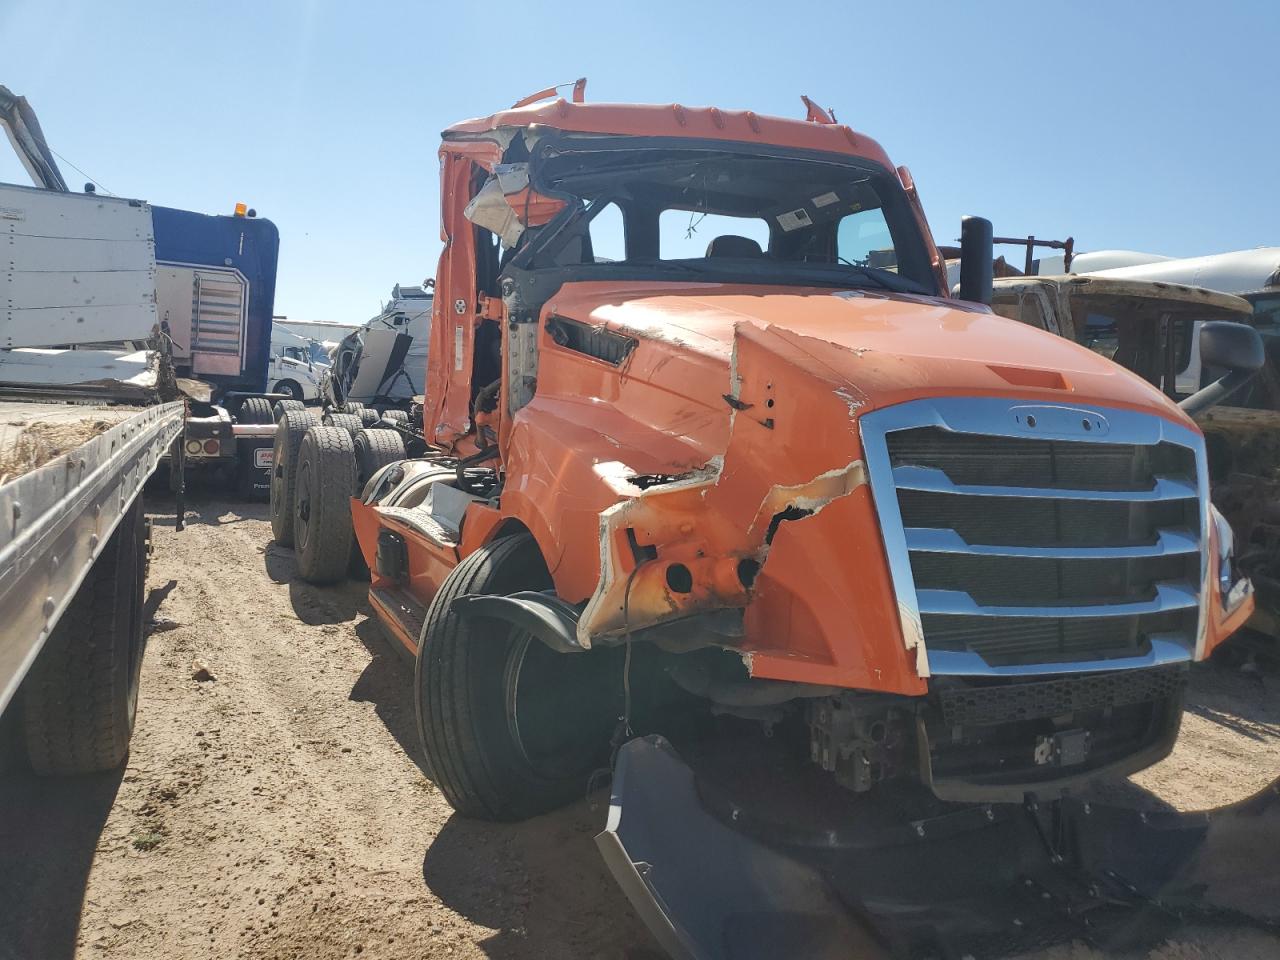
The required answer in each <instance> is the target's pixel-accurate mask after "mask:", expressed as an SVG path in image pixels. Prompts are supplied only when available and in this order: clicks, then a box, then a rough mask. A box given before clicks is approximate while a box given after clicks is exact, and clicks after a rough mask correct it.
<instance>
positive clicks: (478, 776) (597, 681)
mask: <svg viewBox="0 0 1280 960" xmlns="http://www.w3.org/2000/svg"><path fill="white" fill-rule="evenodd" d="M551 585H552V584H551V577H550V575H549V574H548V573H547V568H546V565H545V564H544V563H543V560H542V556H541V554H540V552H539V551H538V546H537V543H536V542H535V541H534V540H533V538H532V537H530V536H529V535H528V534H520V535H517V536H511V537H505V538H502V539H500V540H497V541H495V542H493V543H490V544H487V545H486V546H483V547H481V548H480V549H479V550H477V551H475V552H474V553H472V554H471V555H470V556H468V557H467V558H466V559H465V560H463V561H462V563H460V564H459V565H458V566H457V567H455V568H454V570H453V572H452V573H450V574H449V576H448V577H447V578H446V579H445V581H444V583H443V584H442V585H441V587H440V590H439V592H438V593H437V594H436V596H435V599H434V600H433V601H432V602H431V606H430V608H429V609H428V612H427V621H426V624H425V625H424V627H423V630H422V637H421V639H420V641H419V644H418V657H417V666H416V670H415V684H414V687H415V696H416V701H417V702H416V706H417V718H418V734H419V737H420V739H421V742H422V748H423V751H424V753H425V754H426V758H427V765H428V769H429V770H430V771H431V778H432V780H434V781H435V783H436V785H437V786H438V787H439V788H440V790H441V792H442V793H443V794H444V796H445V799H446V800H448V801H449V804H450V805H451V806H452V807H453V808H454V809H455V810H457V811H458V812H459V813H460V814H462V815H463V816H467V817H474V818H476V819H480V820H499V821H512V820H524V819H527V818H529V817H532V816H536V815H538V814H540V813H546V812H548V811H550V810H554V809H556V808H557V807H561V806H564V805H565V804H566V803H569V802H570V801H572V800H574V799H576V798H578V797H582V796H585V795H586V793H587V786H588V780H589V778H590V775H591V773H592V772H593V771H594V770H596V769H598V768H599V767H600V766H601V765H602V764H603V763H604V762H606V760H607V757H608V750H609V739H610V736H611V734H612V732H613V730H614V726H615V723H616V721H617V718H618V716H619V713H620V712H621V662H622V661H621V656H620V651H619V650H618V649H617V648H612V649H600V650H595V651H591V652H588V653H576V654H561V653H556V652H555V651H553V650H551V649H550V648H549V647H547V646H546V645H545V644H543V643H542V642H541V641H539V640H537V639H535V638H534V637H532V636H531V635H530V634H529V633H528V632H526V631H523V630H520V629H518V628H516V627H514V626H513V625H511V624H509V623H507V622H505V621H498V620H487V619H481V618H477V617H472V616H468V617H462V616H459V615H458V614H457V613H455V612H454V611H453V609H452V605H453V601H454V600H455V599H457V598H458V597H461V596H464V595H467V594H510V593H515V592H516V591H519V590H545V589H549V588H550V587H551Z"/></svg>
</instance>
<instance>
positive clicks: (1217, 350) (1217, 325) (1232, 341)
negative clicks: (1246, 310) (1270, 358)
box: [1178, 320, 1267, 416]
mask: <svg viewBox="0 0 1280 960" xmlns="http://www.w3.org/2000/svg"><path fill="white" fill-rule="evenodd" d="M1266 360H1267V354H1266V351H1265V350H1263V348H1262V338H1261V337H1260V336H1258V331H1257V330H1255V329H1253V327H1250V326H1248V325H1247V324H1243V323H1234V322H1232V321H1230V320H1210V321H1208V322H1207V323H1204V324H1201V326H1200V363H1201V364H1202V365H1204V366H1206V367H1225V368H1226V370H1227V375H1226V376H1225V377H1223V378H1222V379H1220V380H1216V381H1214V382H1213V383H1211V384H1209V385H1208V386H1207V387H1205V388H1203V389H1201V390H1197V391H1196V392H1195V393H1193V394H1192V395H1191V396H1189V397H1187V398H1186V399H1185V400H1183V401H1182V402H1180V403H1179V404H1178V406H1180V407H1181V408H1182V409H1183V410H1184V411H1185V412H1186V413H1187V415H1188V416H1194V415H1195V414H1197V413H1199V412H1200V411H1201V410H1206V409H1208V408H1209V407H1211V406H1213V405H1214V404H1215V403H1221V402H1222V401H1223V400H1225V399H1226V398H1227V397H1229V396H1230V395H1231V394H1233V393H1235V391H1237V390H1238V389H1240V388H1241V387H1242V386H1244V385H1245V384H1246V383H1247V382H1248V381H1249V378H1251V377H1252V376H1253V375H1254V374H1255V373H1257V372H1258V371H1259V370H1261V369H1262V365H1263V364H1264V363H1265V362H1266Z"/></svg>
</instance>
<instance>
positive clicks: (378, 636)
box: [350, 617, 431, 780]
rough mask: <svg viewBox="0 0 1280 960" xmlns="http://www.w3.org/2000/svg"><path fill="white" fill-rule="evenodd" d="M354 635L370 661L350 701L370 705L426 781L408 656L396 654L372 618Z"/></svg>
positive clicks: (365, 621)
mask: <svg viewBox="0 0 1280 960" xmlns="http://www.w3.org/2000/svg"><path fill="white" fill-rule="evenodd" d="M356 636H357V637H358V638H359V639H360V642H361V643H363V644H364V645H365V648H366V649H368V651H369V653H370V654H371V655H372V657H373V659H372V660H370V661H369V665H368V666H367V667H365V668H364V672H363V673H361V674H360V677H359V679H357V680H356V683H355V686H354V687H352V688H351V696H350V699H351V700H353V701H356V702H358V703H371V704H373V709H374V712H375V713H376V714H377V715H378V719H380V720H381V721H382V723H383V725H384V726H385V727H386V728H387V731H388V732H389V733H390V734H391V736H392V737H394V738H395V741H396V743H397V744H399V746H400V749H401V750H403V751H404V752H405V754H406V755H407V756H409V757H410V758H411V759H412V760H413V762H414V763H416V764H417V765H418V769H419V770H421V771H422V775H423V776H424V777H426V778H427V779H428V780H429V779H431V773H430V772H429V771H428V770H427V767H426V763H425V761H424V760H423V757H422V748H421V747H420V746H419V744H418V728H417V719H416V717H415V714H414V703H413V664H412V663H410V662H409V660H408V658H407V656H403V655H401V654H399V653H397V652H396V650H395V648H394V647H393V646H392V644H393V643H394V641H393V640H391V638H390V637H388V636H387V635H386V633H384V632H383V630H382V627H380V626H379V625H378V622H377V621H376V620H374V619H373V618H372V617H367V618H365V619H364V620H362V621H360V623H358V624H356Z"/></svg>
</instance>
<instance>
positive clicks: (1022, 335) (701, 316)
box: [548, 283, 1190, 424]
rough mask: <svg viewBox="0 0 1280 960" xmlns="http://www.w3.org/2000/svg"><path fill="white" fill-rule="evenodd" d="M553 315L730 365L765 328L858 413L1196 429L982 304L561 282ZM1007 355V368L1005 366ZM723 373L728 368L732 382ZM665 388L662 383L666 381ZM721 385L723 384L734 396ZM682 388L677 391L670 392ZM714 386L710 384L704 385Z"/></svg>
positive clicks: (1149, 392)
mask: <svg viewBox="0 0 1280 960" xmlns="http://www.w3.org/2000/svg"><path fill="white" fill-rule="evenodd" d="M548 312H549V313H550V314H555V315H560V316H565V317H568V318H570V319H574V320H579V321H582V322H584V323H589V324H592V325H604V326H606V327H608V328H610V329H613V330H616V331H617V332H619V333H626V334H630V335H633V336H635V337H637V338H640V339H641V340H642V341H644V340H648V341H652V342H653V343H654V344H656V345H662V346H663V347H665V348H667V349H670V350H673V351H680V350H688V351H693V352H697V353H701V354H704V355H707V356H708V357H717V356H718V357H721V358H723V359H724V360H725V361H726V362H730V361H731V360H732V349H733V342H734V331H735V328H736V327H737V326H738V325H739V324H741V323H744V322H746V323H750V324H752V325H754V326H756V327H758V328H760V329H761V330H768V331H769V333H771V334H772V335H774V336H775V337H776V338H777V340H778V345H779V348H782V347H783V345H784V344H785V345H786V346H787V348H789V350H794V351H796V352H797V353H798V354H801V355H808V356H809V357H811V360H812V366H813V368H814V369H813V372H815V373H819V374H823V373H825V374H828V375H830V374H839V375H842V376H843V379H845V380H846V381H847V383H846V386H847V388H848V389H849V391H850V392H851V393H852V395H853V398H856V400H855V403H856V405H855V407H854V408H853V412H855V413H856V412H858V411H860V410H862V409H873V408H876V407H882V406H888V405H890V404H894V403H900V402H903V401H906V400H914V399H918V398H920V397H925V396H938V395H947V394H950V393H955V392H963V393H964V394H965V395H987V396H1017V397H1020V398H1021V397H1031V396H1035V397H1037V398H1044V399H1049V400H1053V401H1057V402H1071V401H1072V400H1075V401H1081V402H1086V401H1087V402H1097V403H1102V404H1105V405H1108V406H1121V407H1129V408H1133V409H1139V410H1145V411H1147V412H1150V413H1154V414H1157V415H1160V416H1164V417H1168V418H1171V419H1174V420H1176V421H1178V422H1181V423H1184V424H1189V423H1190V420H1188V419H1187V418H1186V417H1185V416H1183V414H1182V413H1181V412H1180V411H1179V410H1178V408H1177V406H1176V405H1175V404H1173V403H1171V402H1169V401H1168V400H1167V399H1165V398H1164V396H1163V395H1162V394H1160V393H1159V391H1156V390H1153V389H1152V388H1151V387H1150V386H1149V385H1148V384H1146V383H1145V382H1144V381H1143V380H1142V379H1141V378H1140V377H1137V376H1135V375H1133V374H1131V373H1129V372H1128V371H1126V370H1124V369H1123V368H1121V367H1120V366H1119V365H1117V364H1114V363H1111V362H1109V361H1108V360H1106V359H1105V358H1103V357H1101V356H1099V355H1098V354H1096V353H1094V352H1093V351H1091V350H1088V349H1087V348H1084V347H1081V346H1079V345H1077V344H1074V343H1071V342H1069V341H1066V340H1064V339H1063V338H1061V337H1056V336H1052V335H1050V334H1046V333H1044V332H1043V331H1040V330H1036V329H1034V328H1032V327H1030V326H1028V325H1026V324H1022V323H1018V322H1016V321H1011V320H1007V319H1005V318H1003V317H1000V316H997V315H995V314H993V313H992V312H991V311H990V310H988V309H987V308H985V307H980V306H971V305H968V304H964V303H961V302H958V301H947V300H944V299H941V298H937V297H924V296H913V295H909V294H897V293H890V292H879V291H874V290H856V291H855V290H831V289H826V288H809V289H803V288H800V289H798V288H795V287H760V286H730V285H722V284H688V285H686V284H671V283H662V284H652V285H645V286H643V287H636V286H632V285H628V286H626V287H623V288H622V289H620V288H619V285H618V284H603V283H601V284H597V283H582V284H571V285H566V286H565V287H564V288H563V289H562V290H561V291H560V293H559V294H558V295H557V296H555V297H554V298H553V299H552V300H551V303H550V305H549V310H548ZM1002 357H1003V358H1008V360H1007V362H1005V363H1001V362H1000V359H999V358H1002ZM727 373H728V371H726V374H727ZM657 379H658V380H661V379H663V378H662V377H661V375H660V374H658V376H657ZM727 383H728V381H727V380H726V381H725V382H724V384H723V385H724V386H725V388H726V389H724V390H721V391H720V392H721V393H723V392H726V390H727ZM668 386H669V388H671V389H676V390H679V389H680V388H681V385H680V384H678V383H673V384H669V385H668ZM708 386H711V385H708Z"/></svg>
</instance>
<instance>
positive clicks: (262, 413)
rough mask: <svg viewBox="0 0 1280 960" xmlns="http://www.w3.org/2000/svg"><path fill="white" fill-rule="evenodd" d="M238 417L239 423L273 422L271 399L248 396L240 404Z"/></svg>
mask: <svg viewBox="0 0 1280 960" xmlns="http://www.w3.org/2000/svg"><path fill="white" fill-rule="evenodd" d="M239 419H240V422H241V423H255V424H268V423H275V420H273V419H272V416H271V401H270V400H268V399H267V398H266V397H249V399H247V400H245V401H244V403H242V404H240V417H239Z"/></svg>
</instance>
